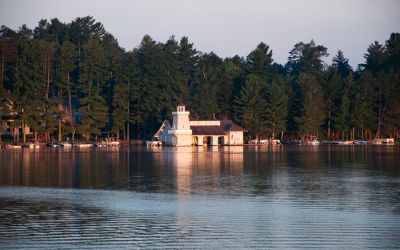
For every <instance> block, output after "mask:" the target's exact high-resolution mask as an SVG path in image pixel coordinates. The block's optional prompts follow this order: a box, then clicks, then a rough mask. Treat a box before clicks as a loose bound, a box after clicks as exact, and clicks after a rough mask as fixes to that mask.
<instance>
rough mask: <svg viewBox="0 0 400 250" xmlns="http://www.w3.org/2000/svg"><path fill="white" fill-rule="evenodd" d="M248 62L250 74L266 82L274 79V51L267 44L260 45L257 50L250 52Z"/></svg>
mask: <svg viewBox="0 0 400 250" xmlns="http://www.w3.org/2000/svg"><path fill="white" fill-rule="evenodd" d="M246 61H247V62H246V64H247V73H248V74H254V75H258V76H259V77H262V78H263V79H265V80H271V78H273V77H274V75H275V69H274V67H273V65H272V62H273V59H272V50H270V49H269V46H268V45H266V44H265V43H260V44H259V45H258V46H257V48H256V49H255V50H253V51H252V52H250V54H249V55H248V56H247V59H246Z"/></svg>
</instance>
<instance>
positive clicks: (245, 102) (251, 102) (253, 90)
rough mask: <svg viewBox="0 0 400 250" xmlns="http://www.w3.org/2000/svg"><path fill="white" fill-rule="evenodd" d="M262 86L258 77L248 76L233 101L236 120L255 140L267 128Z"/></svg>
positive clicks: (261, 81)
mask: <svg viewBox="0 0 400 250" xmlns="http://www.w3.org/2000/svg"><path fill="white" fill-rule="evenodd" d="M263 85H264V83H263V80H262V79H261V78H260V77H258V76H255V75H250V76H249V79H248V80H247V81H246V83H245V85H244V86H243V87H242V89H241V90H240V94H239V96H237V97H236V98H235V101H234V109H235V118H236V120H237V121H238V122H239V123H240V124H241V125H243V126H244V127H245V128H246V129H248V130H249V132H250V134H252V135H255V136H256V138H258V134H259V133H260V132H262V131H264V130H265V128H266V126H267V113H266V110H267V103H266V101H265V98H264V97H263V92H264V88H263Z"/></svg>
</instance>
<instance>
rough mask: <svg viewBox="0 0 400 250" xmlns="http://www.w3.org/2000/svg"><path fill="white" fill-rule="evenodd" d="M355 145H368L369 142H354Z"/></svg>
mask: <svg viewBox="0 0 400 250" xmlns="http://www.w3.org/2000/svg"><path fill="white" fill-rule="evenodd" d="M353 144H354V145H367V144H368V141H366V140H354V141H353Z"/></svg>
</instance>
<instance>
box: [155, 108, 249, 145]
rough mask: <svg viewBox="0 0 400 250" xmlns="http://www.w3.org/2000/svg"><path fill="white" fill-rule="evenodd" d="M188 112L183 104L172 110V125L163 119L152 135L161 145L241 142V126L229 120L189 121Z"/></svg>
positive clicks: (232, 143)
mask: <svg viewBox="0 0 400 250" xmlns="http://www.w3.org/2000/svg"><path fill="white" fill-rule="evenodd" d="M189 115H190V112H189V111H186V109H185V106H184V105H179V106H177V109H176V111H174V112H172V120H173V122H172V126H171V125H170V123H169V122H168V121H164V122H163V124H162V125H161V127H160V129H159V130H158V131H157V133H156V134H155V135H154V137H156V138H158V139H159V141H161V142H162V144H163V145H171V146H190V145H197V146H201V145H240V144H243V132H244V131H245V130H244V129H243V128H241V127H240V126H238V125H237V124H235V123H234V122H233V121H231V120H214V121H190V119H189Z"/></svg>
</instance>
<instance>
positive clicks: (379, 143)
mask: <svg viewBox="0 0 400 250" xmlns="http://www.w3.org/2000/svg"><path fill="white" fill-rule="evenodd" d="M369 143H370V144H373V145H381V144H382V139H373V140H370V141H369Z"/></svg>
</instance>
